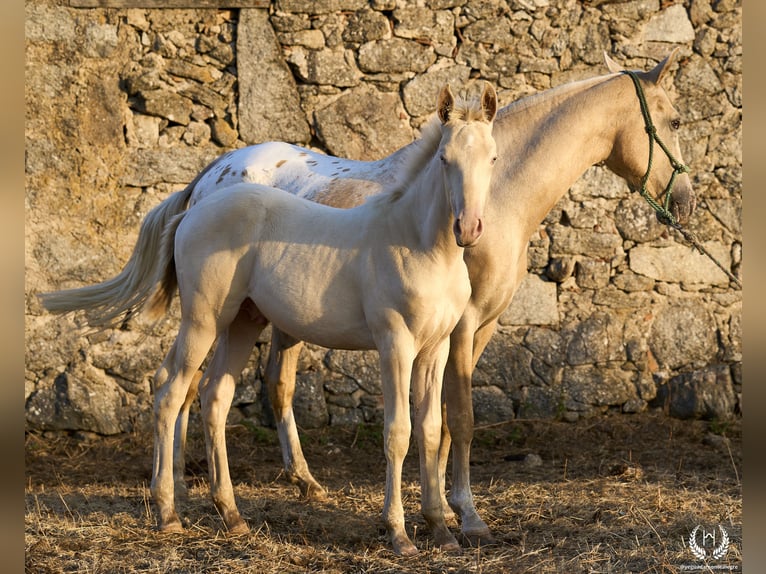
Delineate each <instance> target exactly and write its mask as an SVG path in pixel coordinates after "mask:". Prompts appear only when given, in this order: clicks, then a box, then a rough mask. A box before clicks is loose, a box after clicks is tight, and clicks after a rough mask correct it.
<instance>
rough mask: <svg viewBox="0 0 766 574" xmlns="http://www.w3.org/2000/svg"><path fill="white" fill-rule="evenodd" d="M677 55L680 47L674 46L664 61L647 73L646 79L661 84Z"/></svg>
mask: <svg viewBox="0 0 766 574" xmlns="http://www.w3.org/2000/svg"><path fill="white" fill-rule="evenodd" d="M677 55H678V48H674V49H673V51H672V52H670V54H668V56H667V57H666V58H665V59H664V60H662V62H660V63H659V64H657V65H656V66H655V67H654V69H653V70H650V71H649V72H647V73H646V79H647V80H649V81H650V82H654V83H655V84H657V85H659V83H660V82H661V81H662V78H664V77H665V74H666V73H667V71H668V70H669V69H670V65H671V64H672V63H673V62H674V61H675V59H676V56H677Z"/></svg>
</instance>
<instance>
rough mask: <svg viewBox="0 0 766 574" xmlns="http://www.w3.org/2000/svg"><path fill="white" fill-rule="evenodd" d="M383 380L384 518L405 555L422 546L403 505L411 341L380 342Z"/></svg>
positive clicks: (397, 549) (409, 427)
mask: <svg viewBox="0 0 766 574" xmlns="http://www.w3.org/2000/svg"><path fill="white" fill-rule="evenodd" d="M378 351H379V353H380V373H381V380H382V383H383V413H384V423H383V450H384V453H385V456H386V495H385V499H384V501H383V522H384V524H385V525H386V530H387V532H388V535H389V537H390V538H391V545H392V546H393V548H394V552H396V553H397V554H401V555H404V556H409V555H412V554H416V553H417V551H418V549H417V548H416V547H415V545H414V544H413V543H412V541H411V540H410V538H409V537H408V536H407V532H406V530H405V528H404V506H403V505H402V465H403V463H404V457H405V456H406V455H407V448H408V447H409V442H410V433H411V431H412V423H411V422H410V402H409V395H410V376H411V375H412V364H413V360H414V351H413V348H412V342H411V341H399V342H398V344H397V342H392V341H384V342H383V343H382V344H378Z"/></svg>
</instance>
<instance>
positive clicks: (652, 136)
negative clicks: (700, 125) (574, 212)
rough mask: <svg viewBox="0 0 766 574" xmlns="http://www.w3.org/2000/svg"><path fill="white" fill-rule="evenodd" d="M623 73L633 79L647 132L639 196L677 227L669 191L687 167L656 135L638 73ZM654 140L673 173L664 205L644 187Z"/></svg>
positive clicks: (666, 188)
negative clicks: (647, 154) (671, 209)
mask: <svg viewBox="0 0 766 574" xmlns="http://www.w3.org/2000/svg"><path fill="white" fill-rule="evenodd" d="M623 73H625V74H627V75H628V76H630V79H631V80H633V85H634V86H635V87H636V95H637V96H638V102H639V103H640V104H641V113H642V114H643V116H644V128H645V129H646V133H647V134H649V165H648V166H647V168H646V173H645V174H644V177H642V178H641V187H640V189H639V193H641V196H642V197H643V198H644V199H645V200H646V201H647V203H649V205H651V206H652V208H653V209H654V210H655V211H656V212H657V213H658V214H659V218H660V221H662V222H663V223H666V224H667V225H671V226H673V227H677V226H678V222H677V221H676V218H675V217H674V216H673V214H672V213H670V209H669V206H670V193H671V192H672V191H673V184H674V183H675V180H676V176H677V175H678V174H680V173H689V167H688V166H686V165H684V164H682V163H681V162H680V161H678V160H677V159H676V158H675V157H673V154H672V153H671V152H670V150H669V149H668V146H666V145H665V143H664V142H663V141H662V140H661V139H660V136H658V135H657V128H655V127H654V123H653V122H652V116H651V114H650V113H649V106H648V105H647V103H646V96H645V95H644V89H643V88H642V87H641V82H640V81H639V79H638V75H637V74H636V73H635V72H633V71H629V70H625V71H624V72H623ZM655 142H657V145H659V146H660V149H662V151H664V152H665V155H666V156H667V157H668V160H669V161H670V165H671V166H672V167H673V173H672V175H671V176H670V181H668V185H667V187H665V192H664V193H665V203H664V205H662V204H660V203H659V202H658V201H657V200H656V199H654V198H653V197H652V196H651V195H649V192H648V191H647V189H646V184H647V183H648V181H649V174H650V173H651V172H652V161H653V159H654V143H655Z"/></svg>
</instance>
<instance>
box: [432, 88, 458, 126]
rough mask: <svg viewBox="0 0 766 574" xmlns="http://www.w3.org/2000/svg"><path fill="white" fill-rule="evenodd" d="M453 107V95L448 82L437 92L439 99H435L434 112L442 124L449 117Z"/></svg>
mask: <svg viewBox="0 0 766 574" xmlns="http://www.w3.org/2000/svg"><path fill="white" fill-rule="evenodd" d="M454 107H455V96H453V95H452V90H450V87H449V84H447V85H446V86H444V87H443V88H442V91H441V92H439V99H438V100H436V113H437V114H438V115H439V119H440V120H441V121H442V123H443V124H446V123H447V122H448V121H449V117H450V115H451V114H452V110H453V108H454Z"/></svg>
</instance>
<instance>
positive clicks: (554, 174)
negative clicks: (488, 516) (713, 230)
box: [45, 52, 695, 544]
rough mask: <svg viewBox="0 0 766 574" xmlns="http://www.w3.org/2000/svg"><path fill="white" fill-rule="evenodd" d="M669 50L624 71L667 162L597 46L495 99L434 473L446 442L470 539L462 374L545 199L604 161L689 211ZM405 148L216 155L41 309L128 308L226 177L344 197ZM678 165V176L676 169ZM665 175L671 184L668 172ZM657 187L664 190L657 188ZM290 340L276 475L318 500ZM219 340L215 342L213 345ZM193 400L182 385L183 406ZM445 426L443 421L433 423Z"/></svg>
mask: <svg viewBox="0 0 766 574" xmlns="http://www.w3.org/2000/svg"><path fill="white" fill-rule="evenodd" d="M674 54H675V52H674V53H673V54H671V55H670V56H668V58H666V59H665V60H663V61H662V62H660V63H659V64H658V65H657V66H656V67H654V68H653V69H652V70H650V71H648V72H637V73H636V74H635V76H634V77H635V78H636V80H637V81H638V83H639V86H640V88H641V93H642V94H643V98H644V100H645V102H646V110H647V113H648V114H649V115H650V116H651V118H652V120H653V125H654V128H655V130H656V133H657V134H658V135H659V137H660V138H661V139H662V140H663V141H664V142H665V145H666V146H667V148H668V150H669V151H670V152H672V155H673V156H674V158H675V161H668V159H666V158H665V157H664V156H659V155H657V156H655V157H654V161H653V162H652V167H651V170H650V171H648V170H647V167H648V166H649V150H650V148H651V147H652V146H653V143H652V142H653V140H652V139H647V130H646V126H647V122H646V119H645V117H644V113H642V109H641V108H642V106H641V104H640V98H639V97H638V95H637V91H636V88H635V85H634V84H633V82H632V78H631V77H630V76H628V75H627V74H626V73H624V72H625V71H624V70H623V69H622V68H621V67H620V66H619V65H618V64H617V63H615V62H614V61H613V60H611V59H610V58H609V57H608V56H607V57H606V62H607V67H608V68H609V70H610V73H609V74H607V75H604V76H599V77H595V78H591V79H587V80H582V81H578V82H573V83H569V84H565V85H562V86H559V87H557V88H554V89H551V90H546V91H544V92H541V93H540V94H537V95H534V96H530V97H528V98H524V99H521V100H519V101H517V102H514V103H512V104H510V105H508V106H506V107H504V108H502V109H501V110H500V111H499V112H498V115H497V118H496V121H495V124H494V131H493V134H494V137H495V140H496V142H497V146H498V157H499V160H498V163H497V165H496V167H495V171H494V174H493V179H492V187H491V190H490V199H489V201H488V203H487V211H486V220H487V222H491V223H492V225H489V226H488V228H487V231H486V233H485V235H486V236H487V237H486V238H485V240H483V241H482V242H481V243H480V244H479V245H477V246H476V247H475V248H473V249H471V250H468V251H466V253H465V261H466V264H467V266H468V273H469V275H470V277H471V285H472V293H471V299H470V301H469V303H468V305H467V307H466V309H465V311H464V313H463V316H462V317H461V319H460V321H459V322H458V325H457V326H456V328H455V329H454V330H453V332H452V334H451V336H450V352H449V357H448V360H447V367H446V372H445V378H444V391H445V393H444V394H445V401H446V411H447V415H446V422H447V426H448V428H449V433H447V432H444V435H443V442H442V447H441V453H440V464H441V473H442V484H443V478H444V473H445V472H446V464H447V453H448V449H449V445H450V435H451V439H452V454H453V462H452V488H451V489H450V493H449V502H448V503H447V501H446V500H445V501H444V502H443V504H444V506H445V513H447V514H449V512H450V508H451V509H452V510H454V512H456V513H457V514H458V516H459V517H460V520H461V529H462V533H463V535H464V536H465V537H466V539H467V540H468V541H470V542H471V543H474V544H475V543H481V544H487V543H490V542H492V540H493V538H492V535H491V533H490V531H489V529H488V527H487V525H486V523H485V522H484V521H483V520H482V519H481V517H480V516H479V514H478V513H477V511H476V508H475V505H474V502H473V496H472V493H471V489H470V473H469V457H470V445H471V441H472V439H473V410H472V405H471V374H472V371H473V369H474V367H475V365H476V362H477V361H478V359H479V356H480V355H481V353H482V351H483V350H484V348H485V347H486V345H487V343H488V342H489V339H490V337H491V335H492V333H493V332H494V330H495V326H496V324H497V319H498V317H499V316H500V314H501V313H502V312H503V311H504V310H505V309H506V308H507V306H508V304H509V303H510V301H511V298H512V297H513V294H514V292H515V291H516V288H517V287H518V285H519V283H520V282H521V279H522V278H523V277H524V275H525V274H526V269H527V247H528V241H529V237H530V235H531V234H532V233H533V232H534V231H536V230H537V228H538V225H539V224H540V222H541V221H542V220H543V219H544V218H545V216H546V215H547V213H548V212H549V211H550V209H551V208H552V207H553V205H554V204H555V203H556V202H557V201H558V200H559V199H560V198H561V197H562V196H563V195H564V194H565V193H566V191H567V190H568V189H569V187H571V185H572V184H573V183H574V182H575V181H576V180H577V179H578V178H579V177H580V176H581V175H582V174H583V173H584V172H585V171H586V170H587V169H588V168H589V167H590V166H592V165H594V164H598V163H603V164H604V165H606V166H607V167H608V168H609V169H611V170H612V171H613V172H614V173H616V174H617V175H619V176H621V177H622V178H624V179H625V181H626V182H627V184H628V186H629V187H630V188H631V189H634V190H640V189H642V188H644V189H645V190H646V192H647V194H648V195H649V196H650V197H652V198H657V199H658V200H660V202H661V203H663V204H664V205H667V207H668V209H669V211H670V212H671V214H672V215H673V216H674V217H675V218H676V219H677V221H679V222H681V223H683V222H685V221H686V220H688V218H689V217H690V216H691V213H692V212H693V210H694V205H695V200H694V193H693V191H692V188H691V184H690V181H689V177H688V175H687V174H685V173H679V170H678V166H679V164H678V162H680V161H683V160H682V157H681V153H680V149H679V145H678V129H679V127H680V118H679V116H678V113H677V112H676V111H675V109H674V108H673V106H672V104H671V102H670V99H669V98H668V95H667V93H666V92H665V90H664V89H663V88H662V85H661V82H662V80H663V78H664V77H665V76H666V74H667V71H668V69H669V68H670V65H671V63H672V60H673V57H674ZM408 147H409V146H407V147H405V148H403V149H402V150H399V151H397V152H396V153H394V154H392V155H390V156H388V157H386V158H383V159H381V160H379V161H373V162H362V161H353V160H347V159H341V158H336V157H331V156H324V155H321V154H317V153H314V152H311V151H309V150H307V149H304V148H301V147H298V146H294V145H289V144H285V143H276V142H272V143H264V144H260V145H256V146H251V147H247V148H242V149H239V150H236V151H233V152H230V153H229V154H226V155H224V156H222V157H221V158H219V159H218V160H216V161H215V162H213V163H212V164H210V165H209V166H207V167H206V168H205V170H204V171H203V172H201V173H200V174H199V175H198V176H197V177H196V178H195V179H194V181H192V182H191V183H190V184H189V185H188V186H187V187H186V189H185V190H184V191H183V192H180V193H178V194H174V195H173V196H171V197H170V198H168V199H167V200H165V202H163V203H162V204H160V205H159V206H157V207H156V208H155V209H154V210H153V211H152V212H151V213H149V214H148V215H147V217H146V219H145V220H144V222H143V224H142V227H141V232H140V234H139V239H138V244H137V246H136V250H135V251H134V254H133V256H132V258H131V260H130V261H129V262H128V263H127V265H126V266H125V268H124V269H123V271H122V272H121V273H120V275H118V276H117V277H115V278H114V279H112V280H109V281H105V282H104V283H101V284H99V285H95V286H89V287H84V288H81V289H76V290H72V291H67V292H60V293H59V294H53V295H51V296H49V297H48V298H47V299H46V300H45V303H46V306H48V308H49V309H51V310H54V311H59V312H66V311H74V310H78V309H85V310H88V311H89V313H90V320H91V324H92V325H94V326H109V325H110V324H115V323H119V322H121V321H122V320H123V316H124V314H123V312H122V307H115V306H114V304H113V300H114V288H115V285H123V286H125V287H124V288H125V291H126V292H127V293H128V294H130V295H131V296H132V297H133V298H134V305H133V307H132V308H137V307H138V306H139V305H140V304H141V302H142V297H145V293H146V292H147V290H148V289H149V287H150V280H151V277H152V275H151V272H146V271H145V270H146V267H145V266H144V264H143V262H142V261H141V257H142V254H143V253H151V251H152V246H155V249H156V245H157V242H158V238H159V233H160V231H161V229H162V227H163V225H164V223H165V221H167V220H168V219H169V218H170V217H172V216H173V215H174V214H175V213H178V212H179V211H182V210H183V209H185V208H186V206H187V205H188V204H189V203H195V202H196V201H198V200H199V199H200V198H202V197H204V196H206V195H208V194H210V193H213V192H214V191H216V190H217V189H221V188H222V187H223V186H225V185H230V184H232V183H234V182H237V181H254V182H260V183H266V184H269V185H274V186H277V187H280V188H282V189H286V190H288V191H291V192H292V193H295V194H296V195H301V196H303V197H306V198H308V199H312V200H314V201H318V202H322V203H328V204H332V205H336V206H340V207H350V206H351V205H355V204H357V203H359V202H361V201H363V200H364V198H365V197H366V196H368V195H373V194H376V193H379V192H380V191H381V190H386V189H389V188H391V187H396V186H397V184H398V181H397V177H398V174H399V173H400V172H401V169H400V167H401V164H402V162H403V158H405V157H406V156H407V154H408V151H407V150H408ZM676 175H677V177H675V176H676ZM674 177H675V180H674V184H675V185H674V187H673V189H672V193H671V192H670V190H669V189H667V187H668V186H667V185H666V184H667V183H668V182H669V181H672V180H673V179H674ZM663 193H665V197H663ZM300 347H301V345H300V343H299V342H298V341H296V340H295V339H293V338H291V337H289V336H286V335H284V334H282V333H280V332H279V331H278V330H276V329H275V330H274V331H273V338H272V345H271V351H270V359H269V363H268V366H267V369H266V385H267V388H268V389H269V396H270V398H271V404H272V407H273V409H274V413H275V418H276V422H277V429H278V431H279V436H280V441H281V444H282V453H283V460H284V465H285V469H286V472H287V475H288V476H289V477H291V479H292V480H293V481H295V482H296V483H297V484H298V485H299V487H300V489H301V492H302V493H303V494H304V495H308V496H318V497H322V496H324V495H325V491H324V489H323V488H322V487H321V486H320V485H319V483H318V482H317V481H316V480H315V479H314V478H313V476H312V475H311V473H310V472H309V469H308V465H307V464H306V461H305V458H304V456H303V453H302V451H301V448H300V442H299V440H298V433H297V429H296V426H295V420H294V418H293V411H292V396H293V390H294V388H295V369H296V365H297V358H298V354H299V352H300ZM219 349H222V350H223V349H225V348H224V347H222V346H219ZM226 362H227V361H226V360H225V359H224V358H222V357H220V356H219V354H218V353H216V356H215V357H214V359H213V362H212V364H211V367H210V368H209V370H208V373H207V375H206V376H207V377H209V378H210V382H209V385H211V386H215V385H216V384H220V385H224V386H231V385H233V384H234V380H233V379H232V375H231V372H237V373H238V372H239V371H237V370H236V369H235V368H229V370H228V371H227V370H226V369H225V368H224V365H225V364H226ZM192 398H193V397H192V396H191V395H190V396H189V401H188V404H190V403H191V399H192ZM178 425H179V431H183V432H177V433H176V436H177V437H179V439H181V440H180V441H179V444H178V445H177V446H178V453H177V456H176V464H177V475H178V480H179V482H182V478H183V475H182V473H183V455H182V453H183V440H182V439H183V437H184V435H185V430H184V429H185V425H186V419H185V417H184V416H182V417H180V418H179V421H178ZM445 431H446V429H445Z"/></svg>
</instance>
